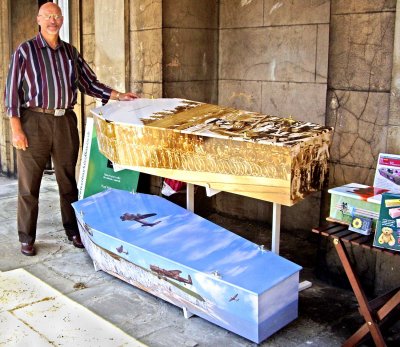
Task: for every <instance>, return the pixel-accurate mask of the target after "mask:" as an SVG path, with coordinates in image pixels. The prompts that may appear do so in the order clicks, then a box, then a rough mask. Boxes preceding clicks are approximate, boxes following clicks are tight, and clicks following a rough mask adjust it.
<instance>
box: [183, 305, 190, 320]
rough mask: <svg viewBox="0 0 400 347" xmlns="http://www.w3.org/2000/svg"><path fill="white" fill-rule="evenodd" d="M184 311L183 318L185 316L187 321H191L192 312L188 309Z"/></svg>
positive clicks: (184, 308)
mask: <svg viewBox="0 0 400 347" xmlns="http://www.w3.org/2000/svg"><path fill="white" fill-rule="evenodd" d="M182 310H183V316H184V317H185V318H186V319H189V318H190V317H192V316H193V313H192V312H190V311H189V310H188V309H187V308H186V307H182Z"/></svg>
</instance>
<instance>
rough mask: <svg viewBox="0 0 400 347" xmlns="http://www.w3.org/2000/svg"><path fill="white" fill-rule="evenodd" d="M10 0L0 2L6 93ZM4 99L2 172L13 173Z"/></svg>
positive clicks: (0, 77)
mask: <svg viewBox="0 0 400 347" xmlns="http://www.w3.org/2000/svg"><path fill="white" fill-rule="evenodd" d="M10 11H11V8H10V1H9V0H8V1H2V2H1V3H0V47H1V55H0V91H1V93H0V94H1V96H3V95H4V85H5V83H6V79H7V71H8V65H9V62H10V53H11V47H10V45H11V33H10ZM3 110H4V99H3V97H0V112H1V118H0V161H1V167H0V172H2V173H5V174H7V175H13V174H15V173H16V172H15V171H16V169H15V163H14V155H13V149H12V147H11V144H10V126H9V120H8V117H7V116H6V115H5V114H4V113H3Z"/></svg>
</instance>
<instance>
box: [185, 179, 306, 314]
mask: <svg viewBox="0 0 400 347" xmlns="http://www.w3.org/2000/svg"><path fill="white" fill-rule="evenodd" d="M281 207H282V205H281V204H278V203H276V202H274V203H272V242H271V251H272V252H274V253H275V254H279V244H280V242H281ZM186 209H188V210H189V211H191V212H194V184H192V183H187V185H186ZM311 286H312V282H310V281H302V282H300V283H299V292H301V291H302V290H304V289H307V288H310V287H311ZM183 314H184V316H185V318H190V317H191V316H192V314H190V315H188V311H187V310H185V308H184V309H183Z"/></svg>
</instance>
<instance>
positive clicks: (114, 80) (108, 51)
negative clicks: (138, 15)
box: [94, 0, 128, 91]
mask: <svg viewBox="0 0 400 347" xmlns="http://www.w3.org/2000/svg"><path fill="white" fill-rule="evenodd" d="M125 5H126V1H125V0H114V1H108V0H97V1H94V20H95V25H94V27H95V28H94V30H95V42H96V50H95V53H94V64H95V67H94V71H95V73H96V75H97V77H98V79H99V80H100V81H101V82H103V83H105V84H107V85H109V86H110V87H111V88H113V89H116V90H118V91H125V90H126V78H127V74H126V57H127V55H126V47H125V42H126V41H128V40H126V39H125V38H126V31H127V30H126V25H127V21H126V18H125V13H126V11H125Z"/></svg>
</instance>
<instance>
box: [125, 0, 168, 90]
mask: <svg viewBox="0 0 400 347" xmlns="http://www.w3.org/2000/svg"><path fill="white" fill-rule="evenodd" d="M129 6H130V7H129V9H130V10H129V13H130V26H129V34H130V35H129V38H130V40H129V41H130V54H129V66H130V75H129V77H130V78H129V79H130V89H131V90H133V91H135V92H138V93H140V94H141V95H142V96H143V97H146V98H151V97H154V98H160V97H162V79H163V76H162V56H163V53H162V1H161V0H143V1H134V0H130V5H129Z"/></svg>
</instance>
